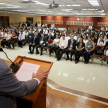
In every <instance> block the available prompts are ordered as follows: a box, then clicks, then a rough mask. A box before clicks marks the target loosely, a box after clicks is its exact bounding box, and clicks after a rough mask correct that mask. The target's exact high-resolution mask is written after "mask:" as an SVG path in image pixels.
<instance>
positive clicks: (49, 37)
mask: <svg viewBox="0 0 108 108" xmlns="http://www.w3.org/2000/svg"><path fill="white" fill-rule="evenodd" d="M50 39H51V40H53V39H54V36H52V35H51V32H50V33H49V35H48V37H47V41H48V40H50Z"/></svg>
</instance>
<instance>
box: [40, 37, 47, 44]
mask: <svg viewBox="0 0 108 108" xmlns="http://www.w3.org/2000/svg"><path fill="white" fill-rule="evenodd" d="M41 40H42V37H41V38H40V41H41ZM43 41H44V42H43V43H42V44H46V42H47V38H46V37H43ZM39 43H40V42H39Z"/></svg>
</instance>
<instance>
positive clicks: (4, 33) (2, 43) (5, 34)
mask: <svg viewBox="0 0 108 108" xmlns="http://www.w3.org/2000/svg"><path fill="white" fill-rule="evenodd" d="M6 37H7V33H6V32H5V31H4V32H3V40H2V41H1V46H3V47H5V44H6Z"/></svg>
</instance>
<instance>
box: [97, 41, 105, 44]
mask: <svg viewBox="0 0 108 108" xmlns="http://www.w3.org/2000/svg"><path fill="white" fill-rule="evenodd" d="M97 45H105V41H104V42H101V41H98V43H97Z"/></svg>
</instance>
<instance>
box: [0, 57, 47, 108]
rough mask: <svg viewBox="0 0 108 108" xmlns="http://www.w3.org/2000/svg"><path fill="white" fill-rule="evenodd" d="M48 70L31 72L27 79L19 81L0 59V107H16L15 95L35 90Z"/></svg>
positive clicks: (23, 94)
mask: <svg viewBox="0 0 108 108" xmlns="http://www.w3.org/2000/svg"><path fill="white" fill-rule="evenodd" d="M48 74H49V72H48V71H44V72H39V73H37V74H36V75H35V74H34V73H33V75H32V79H31V80H29V81H19V80H18V79H17V78H16V76H15V75H14V73H13V72H12V71H11V69H10V68H9V67H8V66H7V65H6V63H5V62H4V61H3V60H1V59H0V108H17V107H16V101H15V97H22V96H25V95H27V94H29V93H32V92H34V91H36V90H37V88H38V85H39V84H40V82H41V81H42V80H43V79H44V78H46V77H47V76H48Z"/></svg>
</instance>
